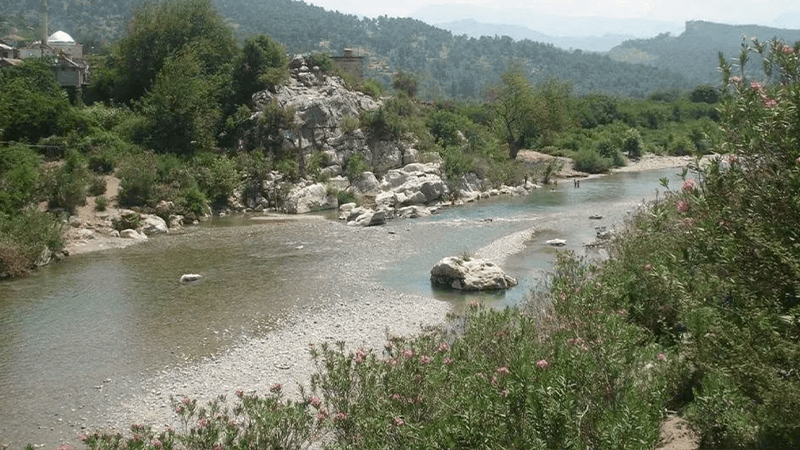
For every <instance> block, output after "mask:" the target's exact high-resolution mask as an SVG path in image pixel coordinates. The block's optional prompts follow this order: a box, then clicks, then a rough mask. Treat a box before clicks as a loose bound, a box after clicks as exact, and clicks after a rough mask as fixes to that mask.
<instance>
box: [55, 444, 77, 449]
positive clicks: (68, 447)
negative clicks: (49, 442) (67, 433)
mask: <svg viewBox="0 0 800 450" xmlns="http://www.w3.org/2000/svg"><path fill="white" fill-rule="evenodd" d="M58 450H75V447H73V446H71V445H69V444H64V445H62V446H61V447H58Z"/></svg>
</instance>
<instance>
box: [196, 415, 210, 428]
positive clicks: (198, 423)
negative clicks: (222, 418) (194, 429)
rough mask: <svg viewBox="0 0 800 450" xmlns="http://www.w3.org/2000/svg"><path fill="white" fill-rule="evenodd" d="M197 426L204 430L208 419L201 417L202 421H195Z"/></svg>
mask: <svg viewBox="0 0 800 450" xmlns="http://www.w3.org/2000/svg"><path fill="white" fill-rule="evenodd" d="M197 425H199V426H200V428H205V427H207V426H208V419H206V418H205V417H203V418H202V419H200V420H198V421H197Z"/></svg>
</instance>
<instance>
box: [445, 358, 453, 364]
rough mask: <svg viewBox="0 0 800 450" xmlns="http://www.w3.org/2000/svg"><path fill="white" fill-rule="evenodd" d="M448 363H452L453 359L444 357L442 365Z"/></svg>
mask: <svg viewBox="0 0 800 450" xmlns="http://www.w3.org/2000/svg"><path fill="white" fill-rule="evenodd" d="M450 364H453V360H452V359H450V358H445V359H444V365H445V366H449V365H450Z"/></svg>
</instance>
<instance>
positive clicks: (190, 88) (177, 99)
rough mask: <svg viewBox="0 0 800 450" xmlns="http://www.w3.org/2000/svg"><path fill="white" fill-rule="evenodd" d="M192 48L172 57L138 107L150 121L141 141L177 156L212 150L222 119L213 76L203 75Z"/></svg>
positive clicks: (168, 58)
mask: <svg viewBox="0 0 800 450" xmlns="http://www.w3.org/2000/svg"><path fill="white" fill-rule="evenodd" d="M202 66H203V65H202V61H201V59H200V56H198V55H197V54H196V53H195V52H194V51H193V49H191V48H187V49H185V50H184V51H183V52H181V53H179V54H177V55H174V56H169V57H167V58H166V59H165V60H164V66H163V67H162V68H161V70H160V71H159V73H158V76H157V77H156V80H155V83H154V85H153V89H152V90H151V91H150V93H149V94H147V96H145V97H144V98H143V99H142V102H141V103H140V104H139V110H140V111H141V112H142V114H143V115H144V116H145V117H146V118H147V121H146V125H145V126H144V128H143V130H142V132H143V133H142V135H141V136H140V139H141V140H142V141H143V143H144V144H145V145H147V146H148V147H150V148H152V149H154V150H156V151H159V152H169V153H178V154H193V153H194V152H195V151H196V150H210V149H212V148H213V147H214V146H215V144H216V130H217V127H218V122H219V118H220V114H221V113H220V107H219V102H217V99H216V97H215V92H216V90H217V89H216V87H217V86H216V85H215V83H214V82H213V81H214V78H213V77H208V76H206V75H204V74H203V67H202Z"/></svg>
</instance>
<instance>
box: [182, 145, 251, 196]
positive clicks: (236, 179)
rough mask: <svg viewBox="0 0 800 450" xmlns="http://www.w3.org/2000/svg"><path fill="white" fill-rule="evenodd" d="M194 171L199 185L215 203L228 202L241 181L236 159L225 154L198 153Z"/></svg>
mask: <svg viewBox="0 0 800 450" xmlns="http://www.w3.org/2000/svg"><path fill="white" fill-rule="evenodd" d="M193 173H194V178H195V180H197V185H198V187H199V188H200V189H201V190H203V192H205V193H206V195H207V197H208V199H209V200H210V201H211V202H212V203H213V204H215V205H225V204H227V203H228V198H229V197H230V196H231V195H233V192H234V190H236V188H238V187H239V184H240V182H241V175H240V174H239V171H238V169H237V167H236V161H235V160H234V159H233V158H229V157H227V156H225V155H215V154H212V153H202V154H200V155H198V156H197V158H196V160H195V164H194V167H193Z"/></svg>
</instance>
